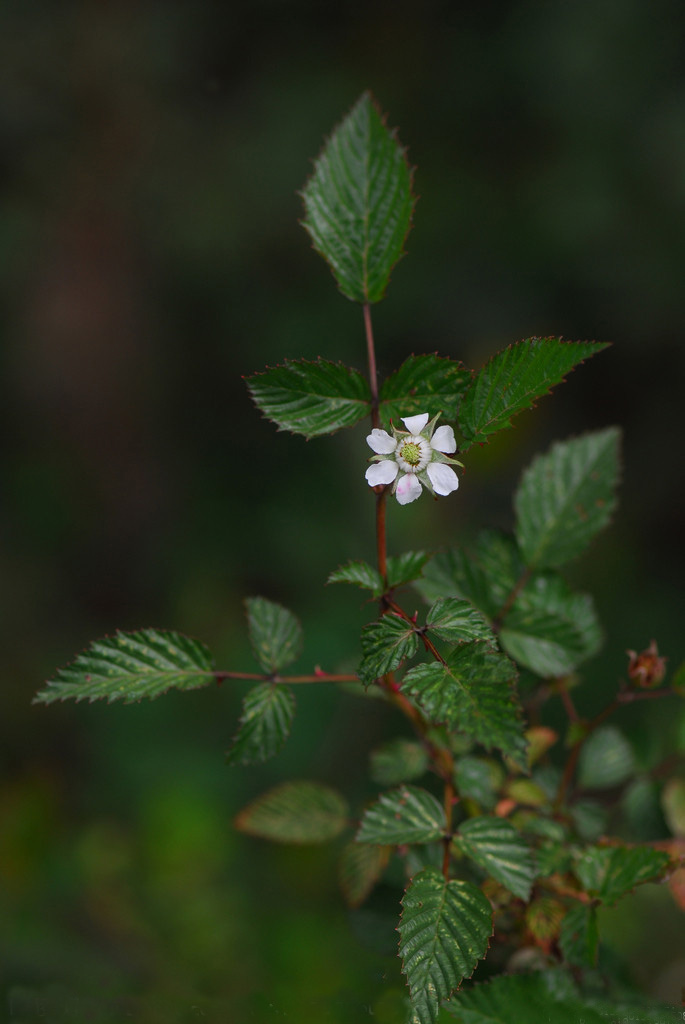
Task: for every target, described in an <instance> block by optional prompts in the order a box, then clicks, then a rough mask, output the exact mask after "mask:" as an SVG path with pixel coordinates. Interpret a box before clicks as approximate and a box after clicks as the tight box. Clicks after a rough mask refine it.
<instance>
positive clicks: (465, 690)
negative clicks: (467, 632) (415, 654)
mask: <svg viewBox="0 0 685 1024" xmlns="http://www.w3.org/2000/svg"><path fill="white" fill-rule="evenodd" d="M515 679H516V668H515V666H514V665H513V664H512V662H511V661H509V659H508V658H507V657H505V656H504V655H503V654H499V653H498V652H497V651H493V650H491V649H490V648H489V647H487V646H486V645H485V644H482V643H478V642H474V643H470V644H464V645H463V646H462V647H458V648H456V649H454V650H453V651H450V652H449V654H448V655H447V658H446V659H445V662H444V663H442V662H432V663H430V664H425V665H417V666H416V667H415V668H412V669H410V670H409V672H407V674H406V676H405V677H404V680H403V682H402V689H403V691H404V692H405V693H407V694H409V695H410V696H412V697H414V698H415V699H416V700H417V701H418V703H419V705H420V706H421V707H422V708H423V710H424V711H425V713H426V714H427V715H428V717H429V718H430V719H431V721H433V722H442V723H444V724H445V725H447V726H448V728H450V729H455V730H459V731H461V732H464V733H466V735H467V736H471V737H473V739H474V740H477V741H478V742H479V743H482V745H483V746H484V747H486V748H487V749H488V750H490V749H492V747H497V748H498V749H499V750H501V751H502V752H503V753H504V754H507V755H508V756H509V757H511V758H512V760H513V761H515V762H516V763H517V764H520V765H521V766H522V767H524V768H525V766H526V753H525V752H526V743H525V739H524V737H523V723H522V721H521V713H520V709H519V705H518V702H517V700H516V697H515V694H514V689H513V684H514V681H515Z"/></svg>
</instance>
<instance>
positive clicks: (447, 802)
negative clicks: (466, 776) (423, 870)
mask: <svg viewBox="0 0 685 1024" xmlns="http://www.w3.org/2000/svg"><path fill="white" fill-rule="evenodd" d="M454 797H455V793H454V783H453V782H452V775H451V773H450V776H449V778H446V779H445V793H444V808H445V822H446V831H447V834H446V836H445V838H444V839H443V852H442V873H443V875H444V878H445V881H446V882H449V880H450V847H451V845H452V808H453V807H454Z"/></svg>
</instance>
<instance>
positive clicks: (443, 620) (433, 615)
mask: <svg viewBox="0 0 685 1024" xmlns="http://www.w3.org/2000/svg"><path fill="white" fill-rule="evenodd" d="M426 629H427V630H428V631H429V632H431V633H434V634H435V635H436V636H437V637H438V639H440V640H445V641H446V642H447V643H450V644H461V643H465V642H466V641H469V640H488V641H490V642H491V643H494V641H495V638H494V636H493V633H492V630H491V629H490V626H489V625H488V623H487V622H486V620H485V619H484V618H483V616H482V615H481V614H480V612H477V611H476V609H475V608H474V607H473V605H472V604H469V602H468V601H462V599H461V598H459V597H441V598H439V599H438V600H437V601H436V602H435V603H434V605H433V607H432V608H431V609H430V611H429V612H428V615H427V616H426Z"/></svg>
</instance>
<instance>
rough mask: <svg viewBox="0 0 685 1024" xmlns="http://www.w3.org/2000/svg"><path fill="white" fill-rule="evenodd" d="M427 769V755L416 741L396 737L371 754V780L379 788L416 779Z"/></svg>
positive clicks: (424, 749)
mask: <svg viewBox="0 0 685 1024" xmlns="http://www.w3.org/2000/svg"><path fill="white" fill-rule="evenodd" d="M427 768H428V753H427V751H426V748H425V747H424V746H422V745H421V744H420V743H417V742H416V740H407V739H404V738H403V737H398V738H397V739H394V740H389V741H388V742H387V743H384V744H383V746H382V747H379V748H378V750H374V751H373V752H372V754H371V778H372V779H373V781H374V782H377V783H378V784H379V785H380V786H395V785H397V783H398V782H410V781H411V780H412V779H418V778H420V776H421V775H423V774H424V772H425V771H426V770H427Z"/></svg>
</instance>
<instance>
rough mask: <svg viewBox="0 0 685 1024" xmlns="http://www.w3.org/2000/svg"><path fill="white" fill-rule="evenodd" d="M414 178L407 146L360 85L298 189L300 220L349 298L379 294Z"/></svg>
mask: <svg viewBox="0 0 685 1024" xmlns="http://www.w3.org/2000/svg"><path fill="white" fill-rule="evenodd" d="M411 184H412V174H411V171H410V169H409V166H408V164H407V160H406V157H405V154H404V150H403V149H402V147H401V146H400V145H399V143H398V142H397V139H396V137H395V132H392V131H389V130H388V129H387V128H386V126H385V123H384V120H383V118H382V117H381V114H380V113H379V111H378V108H377V107H376V105H375V103H374V102H373V100H372V99H371V96H370V94H369V93H368V92H365V93H364V94H363V95H362V96H360V98H359V99H358V100H357V102H356V104H355V105H354V107H353V108H352V110H351V111H350V112H349V114H348V115H347V117H345V119H344V120H343V121H342V123H341V124H339V125H338V127H337V128H336V129H335V131H334V132H333V134H332V135H331V137H330V139H329V140H328V142H327V143H326V145H325V146H324V148H323V151H322V153H321V155H320V156H319V157H318V159H317V160H316V161H315V163H314V172H313V174H312V176H311V177H310V178H309V180H308V181H307V183H306V185H305V187H304V190H303V192H302V198H303V199H304V206H305V218H304V220H303V221H302V224H303V226H304V227H305V228H306V229H307V231H308V232H309V234H310V236H311V239H312V243H313V245H314V248H315V249H316V250H317V251H318V252H320V253H321V255H322V256H323V257H324V259H325V260H326V261H327V262H328V263H329V265H330V267H331V270H332V271H333V275H334V277H335V279H336V281H337V282H338V287H339V288H340V291H341V292H342V293H343V295H346V296H347V298H348V299H352V300H353V301H354V302H378V301H379V300H380V299H382V298H383V295H384V293H385V289H386V287H387V284H388V281H389V279H390V272H391V271H392V268H393V267H394V265H395V264H396V263H397V261H398V260H399V259H400V257H401V256H402V255H403V252H404V241H405V238H406V237H407V233H408V231H409V227H410V224H411V216H412V212H413V209H414V197H413V196H412V193H411Z"/></svg>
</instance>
